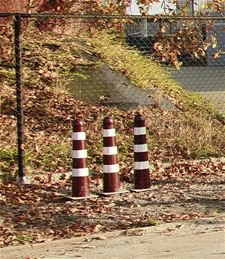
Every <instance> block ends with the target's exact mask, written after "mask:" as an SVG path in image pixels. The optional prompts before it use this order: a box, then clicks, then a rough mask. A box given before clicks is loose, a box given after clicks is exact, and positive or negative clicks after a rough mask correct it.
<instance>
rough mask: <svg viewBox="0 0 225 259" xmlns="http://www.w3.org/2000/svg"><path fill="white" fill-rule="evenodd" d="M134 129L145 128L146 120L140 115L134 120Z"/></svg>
mask: <svg viewBox="0 0 225 259" xmlns="http://www.w3.org/2000/svg"><path fill="white" fill-rule="evenodd" d="M134 127H145V119H144V117H143V116H142V115H141V114H140V113H137V115H136V116H135V118H134Z"/></svg>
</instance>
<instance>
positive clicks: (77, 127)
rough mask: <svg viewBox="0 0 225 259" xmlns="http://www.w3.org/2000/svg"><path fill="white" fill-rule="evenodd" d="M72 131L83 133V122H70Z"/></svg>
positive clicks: (79, 120) (77, 120) (76, 120)
mask: <svg viewBox="0 0 225 259" xmlns="http://www.w3.org/2000/svg"><path fill="white" fill-rule="evenodd" d="M72 126H73V131H74V132H82V131H84V122H83V121H82V120H81V119H75V120H73V121H72Z"/></svg>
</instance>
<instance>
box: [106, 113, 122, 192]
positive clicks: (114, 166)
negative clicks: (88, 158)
mask: <svg viewBox="0 0 225 259" xmlns="http://www.w3.org/2000/svg"><path fill="white" fill-rule="evenodd" d="M119 189H120V179H119V165H118V162H117V146H116V132H115V129H114V128H113V119H112V118H111V117H106V118H105V119H104V121H103V193H114V192H118V191H119Z"/></svg>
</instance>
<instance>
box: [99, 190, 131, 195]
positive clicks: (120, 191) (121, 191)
mask: <svg viewBox="0 0 225 259" xmlns="http://www.w3.org/2000/svg"><path fill="white" fill-rule="evenodd" d="M126 192H129V191H128V190H119V191H117V192H100V193H98V195H100V196H111V195H116V194H123V193H126Z"/></svg>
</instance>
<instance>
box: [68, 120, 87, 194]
mask: <svg viewBox="0 0 225 259" xmlns="http://www.w3.org/2000/svg"><path fill="white" fill-rule="evenodd" d="M85 139H86V134H85V132H84V123H83V121H81V120H79V119H76V120H74V121H73V135H72V142H73V150H72V159H73V169H72V196H73V197H88V196H89V171H88V168H87V162H86V158H87V150H86V145H85Z"/></svg>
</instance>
